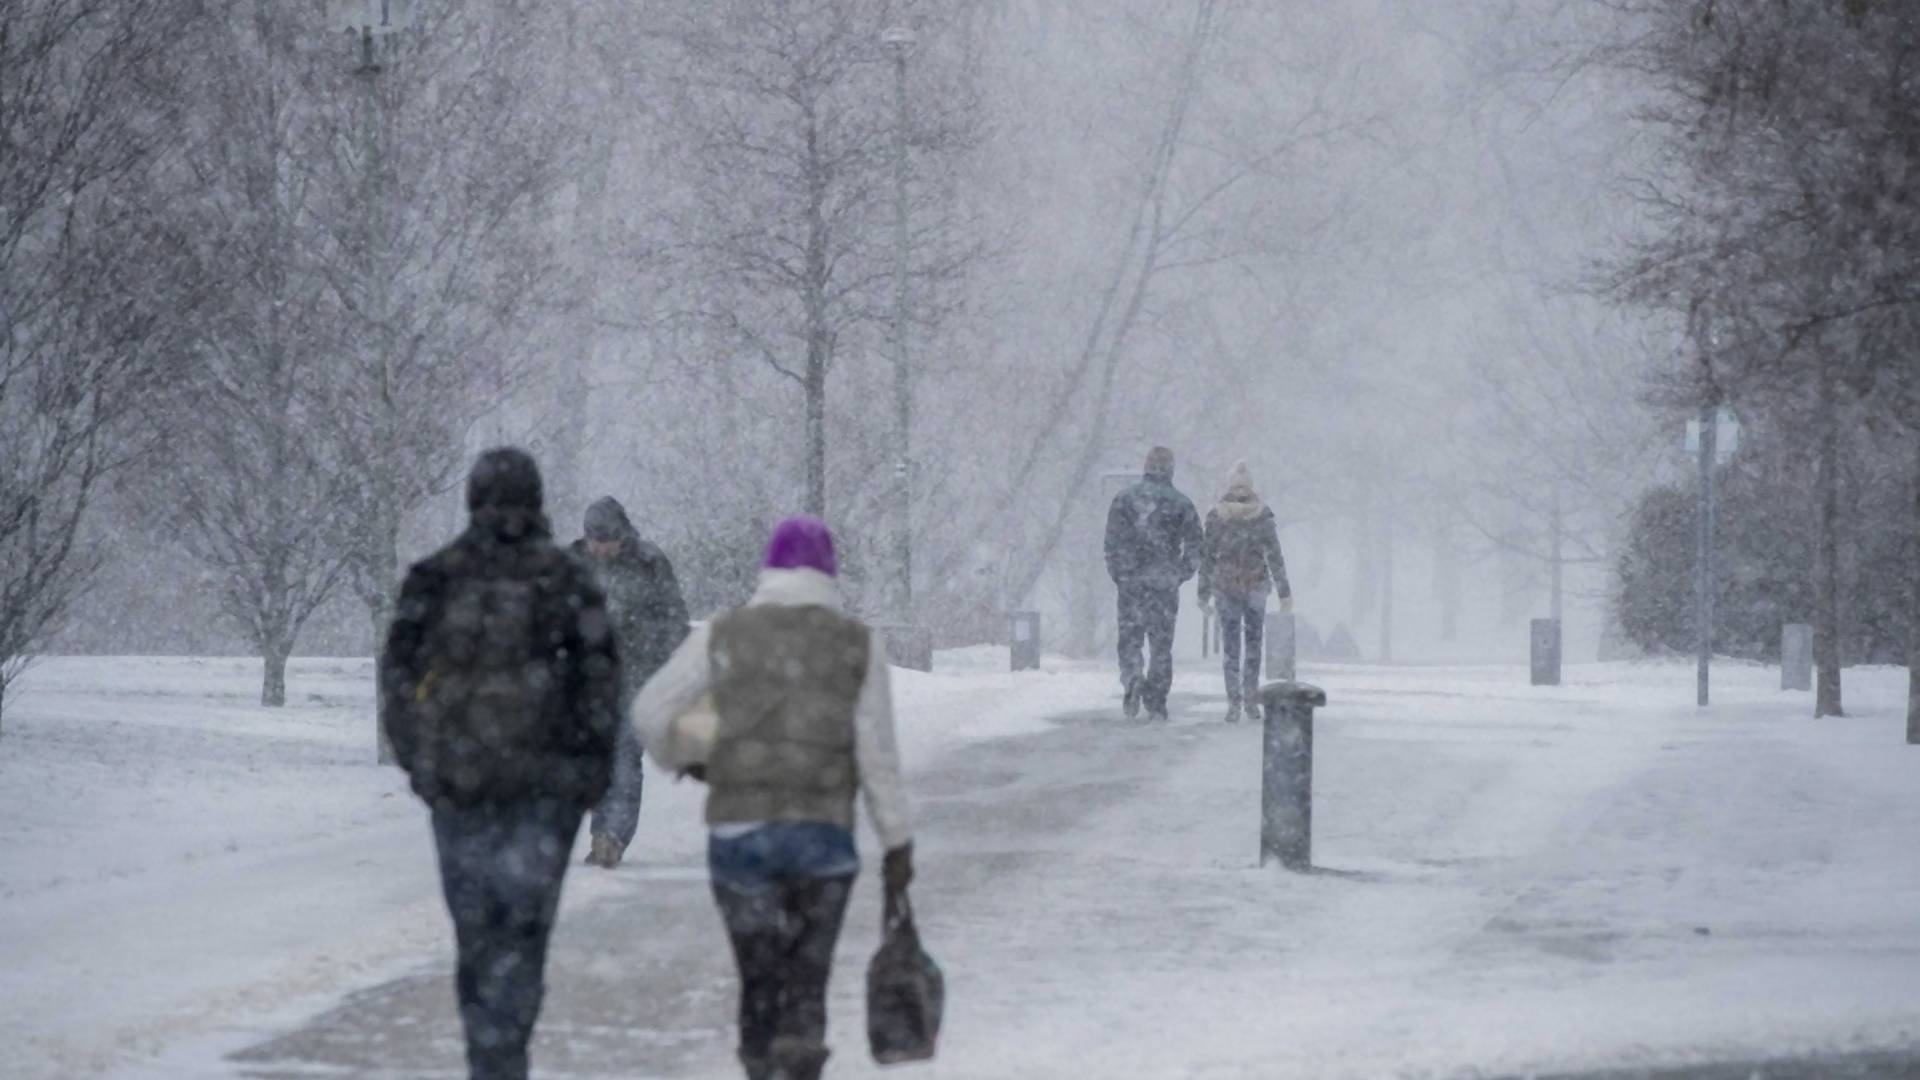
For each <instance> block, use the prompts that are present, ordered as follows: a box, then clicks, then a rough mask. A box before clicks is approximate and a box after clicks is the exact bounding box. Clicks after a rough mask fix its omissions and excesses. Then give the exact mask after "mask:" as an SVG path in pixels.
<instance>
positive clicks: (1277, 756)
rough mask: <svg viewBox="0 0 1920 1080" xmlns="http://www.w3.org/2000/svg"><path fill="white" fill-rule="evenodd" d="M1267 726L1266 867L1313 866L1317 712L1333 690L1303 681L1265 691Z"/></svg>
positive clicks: (1263, 758) (1263, 785)
mask: <svg viewBox="0 0 1920 1080" xmlns="http://www.w3.org/2000/svg"><path fill="white" fill-rule="evenodd" d="M1260 703H1261V706H1262V711H1263V712H1264V714H1265V718H1266V722H1265V726H1264V728H1263V731H1262V738H1261V748H1262V749H1261V755H1260V768H1261V776H1260V865H1262V866H1265V865H1267V864H1268V863H1269V862H1272V861H1273V860H1275V859H1278V860H1280V863H1281V865H1283V866H1285V867H1286V868H1287V869H1289V870H1308V869H1311V868H1312V867H1313V710H1315V709H1317V708H1319V707H1321V706H1322V705H1325V704H1326V703H1327V692H1326V691H1325V690H1322V689H1320V688H1319V687H1317V686H1309V685H1308V684H1306V683H1300V682H1276V683H1268V684H1267V685H1266V686H1265V687H1264V688H1263V689H1262V690H1261V691H1260Z"/></svg>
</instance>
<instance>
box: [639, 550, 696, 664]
mask: <svg viewBox="0 0 1920 1080" xmlns="http://www.w3.org/2000/svg"><path fill="white" fill-rule="evenodd" d="M652 562H653V566H652V568H651V569H652V573H651V574H650V579H651V580H650V581H649V587H648V592H647V599H646V614H645V633H646V638H647V657H646V660H647V670H646V672H645V673H644V674H645V676H646V677H650V676H651V675H652V673H653V672H654V671H657V670H659V668H660V666H661V665H663V664H665V663H666V662H667V658H668V657H670V656H672V655H673V651H674V650H675V649H678V648H679V647H680V643H681V642H682V641H685V640H686V639H687V631H688V615H687V598H686V596H685V594H683V593H682V592H681V591H680V579H679V577H677V576H676V575H675V574H674V572H673V561H672V560H671V559H668V558H667V555H666V553H665V552H663V551H657V550H656V551H655V552H654V556H653V560H652Z"/></svg>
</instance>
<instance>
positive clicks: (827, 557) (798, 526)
mask: <svg viewBox="0 0 1920 1080" xmlns="http://www.w3.org/2000/svg"><path fill="white" fill-rule="evenodd" d="M766 567H767V569H769V570H818V571H819V572H821V573H823V574H825V575H827V576H828V577H834V576H836V575H838V574H839V572H840V566H839V563H838V562H837V561H836V560H835V559H834V556H833V532H832V530H830V529H828V528H827V523H826V522H824V521H821V520H820V519H819V518H815V517H806V516H801V517H790V518H788V519H787V520H785V521H783V522H781V523H780V524H778V525H776V526H774V529H773V538H772V539H771V540H768V541H767V558H766Z"/></svg>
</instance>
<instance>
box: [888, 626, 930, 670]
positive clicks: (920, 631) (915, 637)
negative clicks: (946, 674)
mask: <svg viewBox="0 0 1920 1080" xmlns="http://www.w3.org/2000/svg"><path fill="white" fill-rule="evenodd" d="M878 629H879V631H880V636H881V639H882V640H883V641H885V642H886V647H887V663H889V664H892V665H893V666H894V667H898V668H906V669H908V670H909V671H932V670H933V631H932V630H929V629H927V628H926V627H924V626H909V625H906V624H904V623H887V624H882V625H881V626H880V627H878Z"/></svg>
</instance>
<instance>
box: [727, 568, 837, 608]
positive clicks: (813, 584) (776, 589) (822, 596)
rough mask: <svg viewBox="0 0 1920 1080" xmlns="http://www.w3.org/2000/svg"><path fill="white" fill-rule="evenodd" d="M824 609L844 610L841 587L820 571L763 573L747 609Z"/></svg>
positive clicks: (775, 571) (795, 570) (799, 570)
mask: <svg viewBox="0 0 1920 1080" xmlns="http://www.w3.org/2000/svg"><path fill="white" fill-rule="evenodd" d="M765 605H773V606H777V607H824V608H832V609H833V610H835V611H839V610H841V607H842V606H843V602H842V600H841V599H840V583H839V582H837V581H835V580H834V579H833V578H830V577H828V576H827V575H825V574H823V573H821V572H820V571H818V570H813V569H809V568H806V567H801V568H799V569H794V570H762V571H760V585H759V587H758V588H756V589H754V591H753V599H752V600H749V601H748V602H747V606H748V607H761V606H765Z"/></svg>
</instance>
